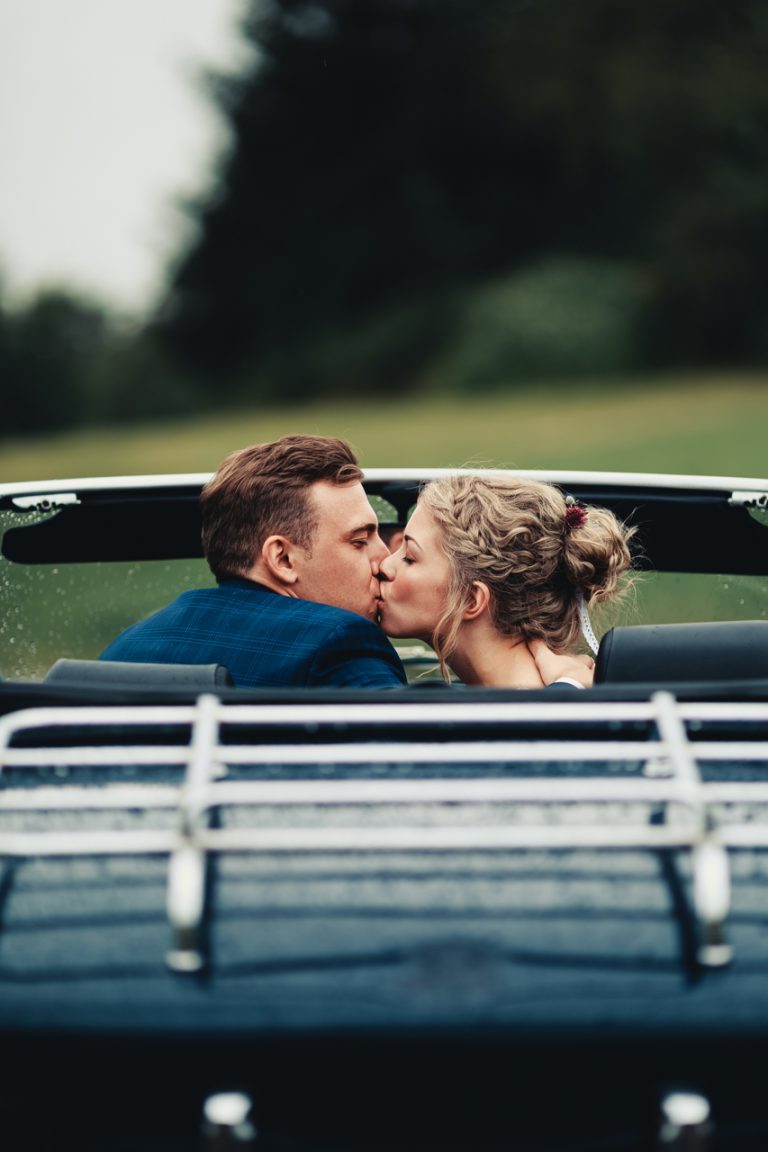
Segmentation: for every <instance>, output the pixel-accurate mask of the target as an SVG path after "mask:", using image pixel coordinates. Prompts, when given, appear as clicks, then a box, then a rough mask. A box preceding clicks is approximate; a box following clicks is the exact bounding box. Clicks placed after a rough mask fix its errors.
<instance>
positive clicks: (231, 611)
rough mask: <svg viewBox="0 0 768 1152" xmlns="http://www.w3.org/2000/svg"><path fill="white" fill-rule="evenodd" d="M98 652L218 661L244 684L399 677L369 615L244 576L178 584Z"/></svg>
mask: <svg viewBox="0 0 768 1152" xmlns="http://www.w3.org/2000/svg"><path fill="white" fill-rule="evenodd" d="M101 658H102V659H104V660H129V661H136V662H140V663H141V662H147V663H161V664H163V663H168V664H212V663H215V664H223V665H224V666H225V667H226V668H228V669H229V671H230V673H231V675H232V679H233V680H234V682H235V684H236V685H237V686H239V687H246V688H252V687H253V688H255V687H283V686H286V687H289V686H295V687H303V686H312V685H322V686H329V687H330V686H333V685H336V686H339V687H374V688H391V687H398V686H400V685H402V684H405V682H406V677H405V672H404V670H403V666H402V664H401V662H400V660H399V658H398V656H397V653H396V652H395V650H394V648H393V647H392V645H391V644H390V643H389V641H388V640H387V639H386V637H385V636H384V635H383V633H382V632H381V631H380V630H379V628H378V627H377V626H376V625H375V624H374V623H373V622H372V621H371V620H366V619H365V618H364V617H362V616H358V615H356V614H355V613H354V612H346V611H345V610H344V609H342V608H333V607H330V606H329V605H327V604H316V603H314V602H313V601H309V600H295V599H293V598H292V597H289V596H280V595H279V594H277V593H275V592H272V591H270V589H268V588H264V587H262V586H260V585H258V584H254V583H252V582H250V581H237V582H231V583H230V582H227V583H224V584H221V585H219V586H218V587H216V588H200V589H195V590H192V591H188V592H183V593H182V594H181V595H180V596H178V597H177V598H176V600H174V601H173V602H172V603H170V604H168V605H166V606H165V607H164V608H161V609H160V611H159V612H156V613H155V614H154V615H153V616H150V617H149V618H148V619H146V620H142V621H140V622H139V623H138V624H134V625H132V627H130V628H128V629H126V631H125V632H123V633H122V634H121V635H120V636H118V637H117V639H116V640H115V641H113V643H112V644H110V645H109V647H108V648H106V649H105V651H104V652H103V653H102V657H101Z"/></svg>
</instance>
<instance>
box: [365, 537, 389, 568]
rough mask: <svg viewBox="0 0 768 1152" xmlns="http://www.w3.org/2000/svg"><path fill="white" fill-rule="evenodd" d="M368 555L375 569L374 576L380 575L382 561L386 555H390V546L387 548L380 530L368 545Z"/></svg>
mask: <svg viewBox="0 0 768 1152" xmlns="http://www.w3.org/2000/svg"><path fill="white" fill-rule="evenodd" d="M368 555H369V556H370V559H371V568H372V569H373V574H374V576H378V574H379V568H380V566H381V563H382V561H383V560H384V558H385V557H386V556H389V548H387V546H386V544H385V543H384V541H383V540H382V538H381V536H379V534H378V532H377V533H376V535H375V536H374V537H372V539H371V542H370V544H369V547H368Z"/></svg>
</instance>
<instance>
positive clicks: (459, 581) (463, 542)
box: [419, 475, 635, 677]
mask: <svg viewBox="0 0 768 1152" xmlns="http://www.w3.org/2000/svg"><path fill="white" fill-rule="evenodd" d="M419 504H420V505H421V506H424V507H426V508H427V510H428V511H429V512H430V513H431V515H432V516H433V517H434V519H435V521H436V523H437V525H438V527H439V529H440V531H441V535H442V542H443V548H444V549H445V552H446V554H447V556H448V559H449V561H450V568H451V575H450V579H449V590H448V597H447V600H446V605H445V610H444V612H443V614H442V616H441V618H440V620H439V622H438V625H437V627H436V629H435V635H434V637H433V641H432V642H433V646H434V648H435V651H436V652H437V655H438V657H439V659H440V667H441V669H442V672H443V675H444V676H446V677H447V675H448V669H447V663H448V661H449V660H450V658H451V655H452V653H453V651H454V650H455V647H456V642H457V638H458V632H459V628H460V626H461V620H462V614H463V612H464V610H465V608H467V607H468V606H469V603H470V599H471V595H472V584H473V582H474V581H476V580H481V581H483V582H484V583H485V584H487V585H488V588H489V589H490V593H491V600H490V612H491V619H492V620H493V623H494V625H495V626H496V628H498V630H499V631H500V632H501V633H502V634H504V635H514V634H519V635H521V636H522V637H523V639H524V640H535V639H540V640H544V641H546V643H547V644H548V645H549V647H550V648H553V649H554V650H555V651H556V652H565V651H568V650H571V649H573V648H574V647H575V646H576V644H577V642H578V639H579V636H580V624H579V615H578V608H577V601H576V595H575V593H576V592H577V590H581V592H582V594H583V596H584V601H585V603H586V604H587V605H594V604H600V603H604V602H606V601H609V600H613V599H615V598H616V597H617V596H618V595H619V594H620V592H621V590H622V588H623V587H624V586H626V584H627V581H626V580H624V581H622V579H621V578H622V576H624V574H625V573H627V572H628V570H629V569H630V567H631V562H632V558H631V556H630V552H629V546H628V545H629V541H630V539H631V537H632V536H633V535H634V531H635V530H634V529H633V528H626V527H625V526H624V525H623V524H621V523H620V522H619V521H618V520H617V519H616V517H615V516H614V515H613V513H612V512H609V511H607V509H605V508H595V507H592V506H589V507H585V508H584V509H583V514H576V515H574V514H572V513H570V514H569V516H568V519H566V511H567V509H568V505H567V504H566V499H565V496H564V495H563V493H562V492H561V491H560V490H559V489H558V488H555V487H554V486H553V485H551V484H544V483H541V482H539V481H534V480H522V479H516V478H514V477H505V476H498V477H493V476H489V477H480V476H461V475H457V476H451V477H447V478H445V479H442V480H434V481H431V482H430V483H429V484H427V485H426V486H425V487H424V488H423V489H422V492H421V494H420V496H419ZM579 507H580V506H579Z"/></svg>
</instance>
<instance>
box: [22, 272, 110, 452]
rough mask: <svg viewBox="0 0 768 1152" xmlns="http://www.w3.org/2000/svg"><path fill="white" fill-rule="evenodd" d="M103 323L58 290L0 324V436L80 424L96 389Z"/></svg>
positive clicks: (94, 312) (103, 317)
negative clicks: (0, 404)
mask: <svg viewBox="0 0 768 1152" xmlns="http://www.w3.org/2000/svg"><path fill="white" fill-rule="evenodd" d="M107 341H108V322H107V317H106V315H105V313H104V312H102V311H101V310H100V309H99V308H97V307H96V306H95V305H93V304H91V303H89V302H86V301H84V300H81V299H78V298H76V297H74V296H72V295H70V294H69V293H67V292H65V291H63V290H54V289H51V290H48V291H45V292H42V293H40V295H38V296H37V297H36V298H35V299H34V300H33V301H32V302H31V303H30V304H29V305H28V306H27V307H25V308H22V309H19V310H16V311H13V312H5V313H4V314H3V317H2V322H1V324H0V371H1V372H2V381H3V433H4V434H5V435H11V434H14V433H25V432H37V431H41V430H48V429H53V428H60V427H65V426H67V425H72V424H77V423H80V422H82V421H83V420H84V419H85V418H86V417H87V416H88V415H89V412H90V409H91V407H92V405H93V402H94V393H95V392H96V391H97V389H98V381H97V367H98V363H99V361H100V359H101V357H102V356H103V354H104V350H105V347H106V344H107Z"/></svg>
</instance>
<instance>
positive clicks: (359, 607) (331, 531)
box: [293, 480, 389, 620]
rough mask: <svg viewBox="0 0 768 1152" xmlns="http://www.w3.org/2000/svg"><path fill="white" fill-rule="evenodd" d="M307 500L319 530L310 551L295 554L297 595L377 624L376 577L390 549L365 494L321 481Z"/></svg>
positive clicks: (358, 487)
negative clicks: (363, 617) (381, 534)
mask: <svg viewBox="0 0 768 1152" xmlns="http://www.w3.org/2000/svg"><path fill="white" fill-rule="evenodd" d="M309 499H310V503H311V506H312V509H313V512H314V515H315V520H316V524H317V526H316V528H315V533H314V537H313V539H312V545H311V549H310V551H309V552H305V551H304V550H303V549H300V550H299V559H298V562H297V572H298V579H297V581H296V584H295V585H294V587H293V591H294V593H295V595H297V596H299V597H300V598H301V599H302V600H314V601H316V602H317V603H318V604H330V605H332V606H333V607H336V608H346V609H347V611H349V612H357V613H359V614H360V615H361V616H367V617H368V618H369V619H371V620H375V619H376V614H377V611H378V599H379V581H378V580H377V579H376V574H377V573H378V570H379V563H380V561H381V560H382V559H383V558H384V557H385V556H388V555H389V550H388V548H387V546H386V544H385V543H384V541H383V540H382V539H381V537H380V536H379V525H378V520H377V519H376V513H375V512H374V510H373V508H372V507H371V505H370V503H369V502H368V497H367V496H366V494H365V489H364V488H363V486H362V484H359V483H357V484H342V485H340V484H332V483H330V482H329V481H325V480H321V481H319V482H318V483H317V484H313V485H312V487H311V488H310V492H309Z"/></svg>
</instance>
